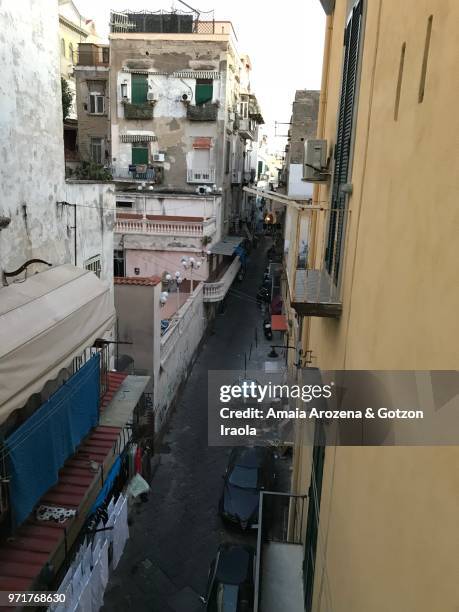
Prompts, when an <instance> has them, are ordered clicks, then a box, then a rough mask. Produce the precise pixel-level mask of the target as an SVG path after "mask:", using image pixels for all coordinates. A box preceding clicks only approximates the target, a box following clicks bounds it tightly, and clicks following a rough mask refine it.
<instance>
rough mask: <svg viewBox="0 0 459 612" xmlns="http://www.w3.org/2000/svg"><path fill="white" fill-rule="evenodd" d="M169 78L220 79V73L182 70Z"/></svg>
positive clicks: (215, 71)
mask: <svg viewBox="0 0 459 612" xmlns="http://www.w3.org/2000/svg"><path fill="white" fill-rule="evenodd" d="M169 76H172V77H179V78H182V79H219V78H220V73H219V72H218V71H217V70H181V71H179V72H173V73H172V74H170V75H169Z"/></svg>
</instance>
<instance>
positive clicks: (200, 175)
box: [187, 168, 215, 183]
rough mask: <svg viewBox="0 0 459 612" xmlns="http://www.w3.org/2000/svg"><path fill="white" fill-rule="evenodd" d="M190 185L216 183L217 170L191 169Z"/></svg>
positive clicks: (188, 179) (188, 173) (189, 175)
mask: <svg viewBox="0 0 459 612" xmlns="http://www.w3.org/2000/svg"><path fill="white" fill-rule="evenodd" d="M187 182H188V183H214V182H215V168H206V169H205V170H195V169H193V168H189V169H188V172H187Z"/></svg>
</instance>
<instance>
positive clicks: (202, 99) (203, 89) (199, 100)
mask: <svg viewBox="0 0 459 612" xmlns="http://www.w3.org/2000/svg"><path fill="white" fill-rule="evenodd" d="M213 95H214V84H213V81H212V80H210V79H197V80H196V104H205V103H206V102H211V101H212V96H213Z"/></svg>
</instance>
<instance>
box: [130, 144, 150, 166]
mask: <svg viewBox="0 0 459 612" xmlns="http://www.w3.org/2000/svg"><path fill="white" fill-rule="evenodd" d="M132 164H133V165H135V166H137V165H140V164H148V148H147V147H132Z"/></svg>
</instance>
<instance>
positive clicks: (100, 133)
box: [75, 66, 111, 162]
mask: <svg viewBox="0 0 459 612" xmlns="http://www.w3.org/2000/svg"><path fill="white" fill-rule="evenodd" d="M108 80H109V75H108V68H106V67H105V66H94V67H83V66H76V67H75V81H76V108H77V113H78V152H79V154H80V157H81V159H82V160H89V159H90V157H91V138H102V139H103V140H104V143H103V151H102V156H103V157H104V153H105V151H107V153H108V155H107V160H105V159H104V158H103V160H102V161H103V162H105V161H110V138H111V134H110V114H109V113H110V108H109V86H108ZM95 81H97V84H98V87H97V90H98V91H103V89H104V88H105V96H104V98H105V113H104V114H103V115H95V114H91V113H89V94H90V93H91V92H90V89H91V83H92V82H95Z"/></svg>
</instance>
